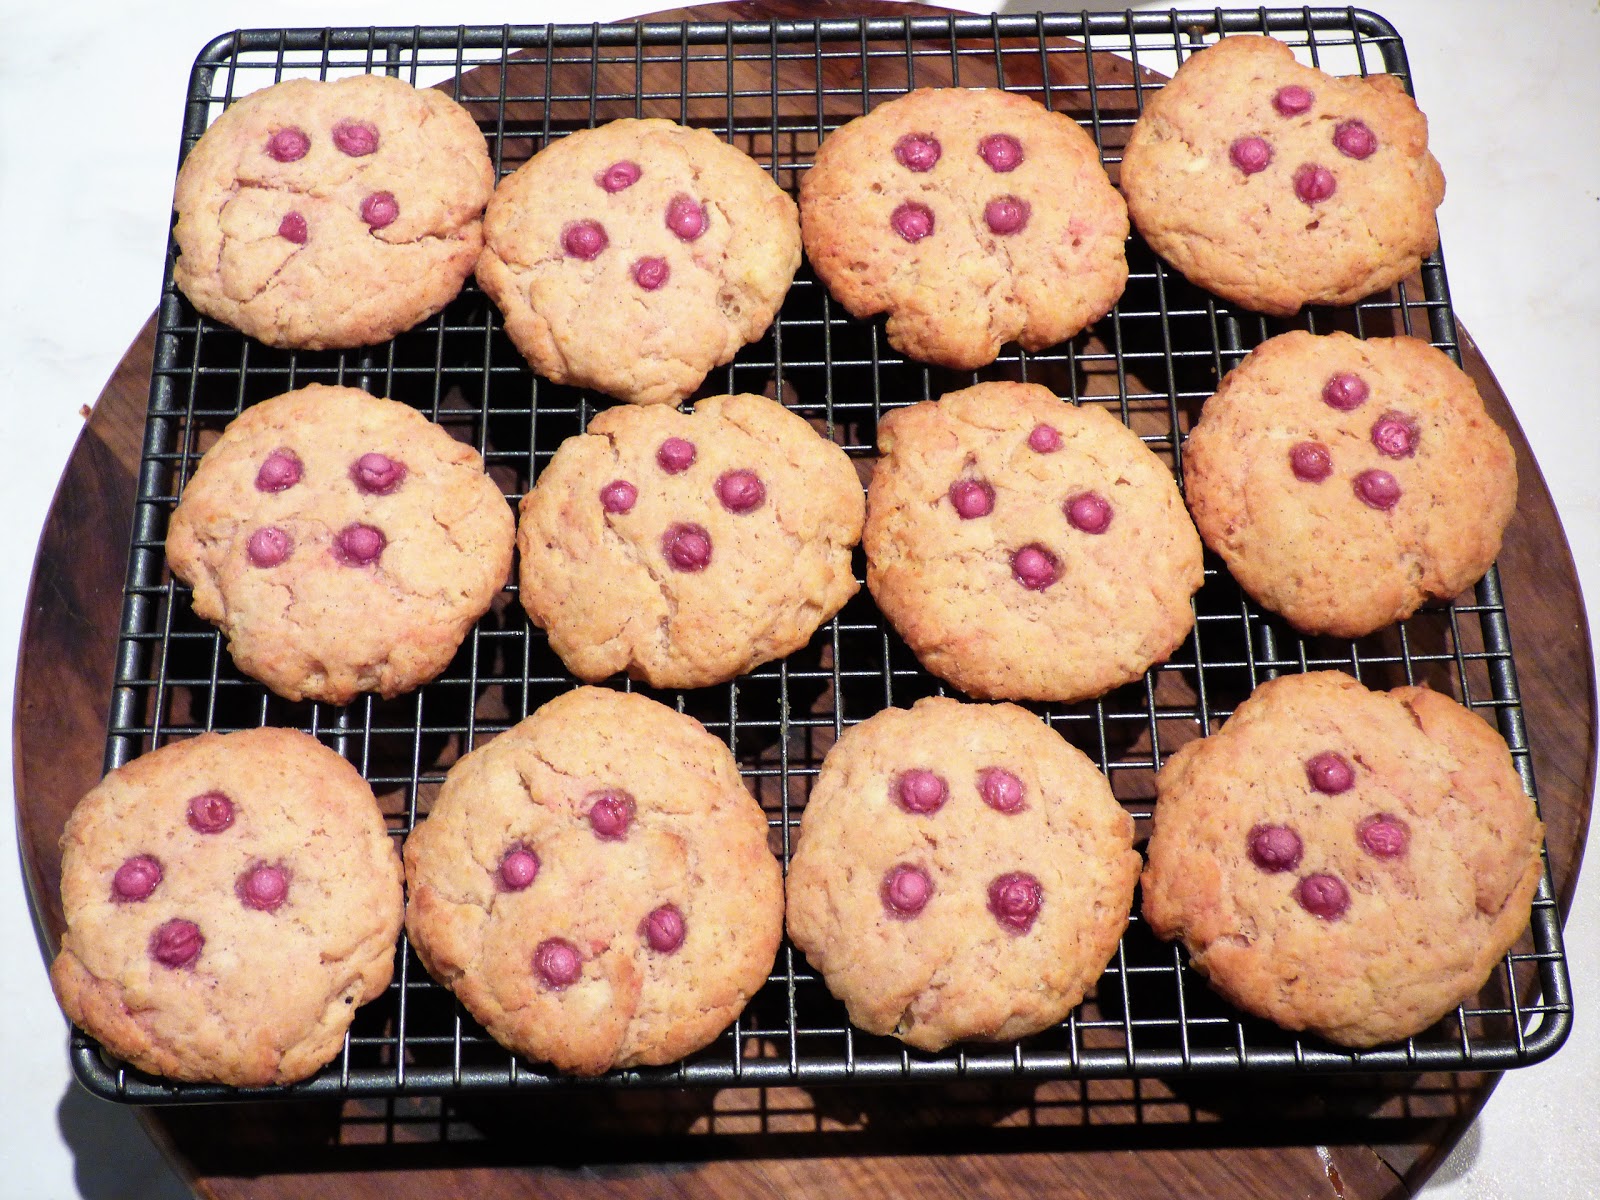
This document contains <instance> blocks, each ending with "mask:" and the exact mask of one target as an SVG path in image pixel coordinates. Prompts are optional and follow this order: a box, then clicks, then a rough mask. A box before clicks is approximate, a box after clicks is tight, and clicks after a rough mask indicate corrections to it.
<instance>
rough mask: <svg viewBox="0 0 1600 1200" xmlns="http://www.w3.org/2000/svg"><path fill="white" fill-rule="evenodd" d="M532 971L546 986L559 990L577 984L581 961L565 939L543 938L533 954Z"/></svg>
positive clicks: (581, 966) (574, 948)
mask: <svg viewBox="0 0 1600 1200" xmlns="http://www.w3.org/2000/svg"><path fill="white" fill-rule="evenodd" d="M533 969H534V972H535V973H536V974H537V975H538V976H539V978H540V979H542V980H544V982H545V984H546V986H548V987H552V988H555V989H557V990H560V989H561V988H564V987H570V986H571V985H572V984H574V983H577V982H578V976H579V975H581V974H583V960H582V959H581V958H579V957H578V948H577V947H576V946H574V945H573V944H572V943H571V942H569V941H567V939H566V938H545V940H544V941H542V942H540V943H539V946H538V948H537V949H536V950H534V952H533Z"/></svg>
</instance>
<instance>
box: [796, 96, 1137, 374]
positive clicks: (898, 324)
mask: <svg viewBox="0 0 1600 1200" xmlns="http://www.w3.org/2000/svg"><path fill="white" fill-rule="evenodd" d="M800 223H801V229H802V231H803V234H804V237H805V246H806V256H807V257H808V258H809V259H810V260H811V265H812V266H813V267H814V268H816V272H817V275H818V277H819V278H821V279H822V281H823V282H824V283H826V284H827V285H828V290H829V291H830V292H832V293H833V296H834V298H835V299H837V300H838V301H839V303H841V304H843V305H844V306H845V308H846V309H848V310H849V311H850V313H851V315H852V316H856V317H870V316H874V315H876V314H877V313H880V312H887V313H888V314H889V316H888V323H887V327H886V332H887V333H888V336H889V342H890V344H891V345H893V346H894V348H895V349H896V350H899V351H900V352H901V353H902V354H905V355H909V356H910V357H912V358H916V359H920V360H922V361H924V362H931V363H938V364H939V365H941V366H946V367H954V368H957V369H960V370H973V369H975V368H977V367H981V366H983V365H984V364H986V363H991V362H993V361H994V360H995V357H996V356H997V355H998V354H999V353H1000V347H1001V346H1002V345H1004V344H1005V343H1006V342H1011V341H1016V342H1020V343H1021V344H1022V346H1023V347H1024V348H1025V349H1028V350H1041V349H1043V348H1044V347H1046V346H1053V345H1055V344H1056V343H1057V342H1062V341H1065V340H1066V339H1067V338H1070V337H1073V336H1074V335H1076V334H1077V333H1079V332H1080V331H1082V330H1083V329H1084V328H1086V327H1087V326H1089V325H1091V324H1093V323H1094V322H1095V321H1098V320H1099V319H1100V318H1101V317H1103V316H1105V314H1106V313H1108V312H1110V311H1111V307H1112V305H1114V304H1115V303H1116V302H1117V299H1118V297H1120V296H1121V295H1122V289H1123V286H1124V285H1125V284H1126V283H1127V281H1128V260H1127V256H1126V253H1125V251H1124V243H1125V242H1126V241H1127V237H1128V213H1127V209H1126V207H1125V206H1124V204H1123V201H1122V197H1121V196H1119V195H1118V194H1117V191H1116V189H1115V188H1113V187H1112V186H1111V181H1110V179H1108V178H1107V176H1106V173H1105V168H1104V167H1102V166H1101V164H1100V151H1099V150H1098V149H1097V148H1096V146H1095V144H1094V140H1093V139H1092V138H1090V137H1089V135H1088V134H1086V133H1085V132H1084V131H1083V130H1082V129H1081V128H1079V127H1078V124H1077V122H1075V121H1074V120H1072V118H1071V117H1068V116H1065V115H1063V114H1061V113H1055V112H1051V111H1050V110H1049V109H1047V108H1045V107H1044V106H1043V105H1042V104H1039V103H1038V102H1037V101H1034V100H1030V99H1028V98H1027V97H1025V96H1017V95H1013V94H1011V93H1009V92H1002V91H997V90H994V89H985V88H921V89H918V90H917V91H914V92H911V93H910V94H909V95H906V96H902V97H899V98H898V99H895V100H891V101H889V102H888V103H886V104H880V105H878V106H877V107H876V108H874V109H873V110H872V111H871V112H870V113H867V114H866V115H865V116H862V117H857V118H856V119H855V120H853V121H851V122H849V123H848V124H847V125H844V126H843V127H842V128H840V129H837V130H835V131H834V132H833V133H832V134H830V135H829V136H828V138H827V139H826V140H825V141H824V142H823V143H822V146H821V148H820V149H819V150H818V151H817V158H816V164H815V165H814V166H813V167H812V168H811V170H809V171H807V172H806V174H805V177H804V178H803V179H802V180H801V182H800Z"/></svg>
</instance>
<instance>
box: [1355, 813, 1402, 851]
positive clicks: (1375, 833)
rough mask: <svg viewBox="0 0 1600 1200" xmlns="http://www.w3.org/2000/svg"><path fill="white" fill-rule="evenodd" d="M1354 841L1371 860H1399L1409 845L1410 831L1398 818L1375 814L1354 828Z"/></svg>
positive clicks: (1387, 814)
mask: <svg viewBox="0 0 1600 1200" xmlns="http://www.w3.org/2000/svg"><path fill="white" fill-rule="evenodd" d="M1356 840H1357V841H1358V842H1360V843H1361V848H1362V849H1363V850H1365V851H1366V852H1367V853H1368V854H1370V855H1372V857H1373V858H1399V857H1400V856H1401V855H1403V854H1405V852H1406V850H1407V848H1408V847H1409V846H1410V845H1411V829H1410V827H1409V826H1407V825H1406V823H1405V822H1404V821H1402V820H1401V819H1400V818H1399V817H1396V816H1394V815H1392V814H1390V813H1377V814H1375V815H1373V816H1370V817H1366V818H1364V819H1363V820H1362V822H1361V824H1359V825H1357V826H1356Z"/></svg>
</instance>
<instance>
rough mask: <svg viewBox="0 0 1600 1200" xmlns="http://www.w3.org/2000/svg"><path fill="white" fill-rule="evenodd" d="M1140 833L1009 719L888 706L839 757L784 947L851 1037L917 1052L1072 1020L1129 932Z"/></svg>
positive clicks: (1027, 723) (965, 708)
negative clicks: (811, 972)
mask: <svg viewBox="0 0 1600 1200" xmlns="http://www.w3.org/2000/svg"><path fill="white" fill-rule="evenodd" d="M1140 861H1141V860H1140V858H1139V855H1138V853H1137V852H1136V851H1135V850H1134V849H1133V819H1132V818H1131V817H1130V816H1129V815H1128V814H1127V813H1126V812H1125V811H1123V809H1122V808H1121V807H1120V806H1119V805H1118V804H1117V802H1116V801H1115V800H1114V799H1113V798H1112V795H1111V788H1110V786H1109V785H1108V784H1107V783H1106V780H1105V777H1104V776H1103V775H1101V774H1100V772H1099V771H1097V770H1096V769H1095V767H1094V764H1093V763H1091V762H1090V761H1089V760H1088V758H1086V757H1085V756H1084V755H1083V754H1082V753H1081V752H1079V751H1078V750H1076V749H1074V748H1073V747H1072V746H1070V745H1069V744H1068V743H1067V742H1065V741H1064V740H1063V739H1062V738H1061V736H1060V735H1059V734H1057V733H1056V732H1055V731H1054V730H1052V729H1051V728H1050V727H1049V726H1048V725H1046V724H1045V723H1044V722H1043V721H1041V720H1040V719H1039V718H1038V717H1035V716H1033V715H1032V714H1030V713H1028V712H1026V711H1024V710H1023V709H1020V708H1018V707H1017V706H1016V705H1013V704H963V703H961V702H959V701H956V700H950V699H945V698H942V697H930V698H927V699H923V700H919V701H917V703H916V704H915V705H914V706H913V707H912V708H911V709H909V710H907V709H899V708H886V709H884V710H882V711H881V712H879V713H877V714H876V715H875V716H873V717H871V718H869V719H868V720H866V721H863V722H862V723H861V724H860V725H856V726H854V727H853V728H851V729H849V730H846V731H845V733H844V735H843V736H842V737H841V738H840V739H839V741H838V742H837V743H836V744H835V745H834V747H833V749H832V750H830V751H829V752H828V756H827V758H826V759H824V761H823V764H822V770H821V772H820V773H819V774H818V776H817V781H816V785H815V787H814V788H813V789H812V791H811V796H810V799H808V800H807V802H806V807H805V811H804V813H803V814H802V816H801V820H800V842H799V847H798V849H797V850H796V851H795V854H794V857H793V859H792V860H791V861H790V864H789V879H788V925H789V936H790V937H791V938H793V939H794V943H795V945H796V946H798V947H799V948H800V949H801V950H802V951H803V952H804V953H805V955H806V958H807V959H808V960H809V961H810V963H811V965H812V966H813V967H815V968H816V969H817V970H818V971H820V972H821V973H822V975H823V977H824V979H825V980H826V982H827V985H828V989H829V990H830V991H831V992H832V993H833V994H834V995H835V996H837V997H838V998H839V999H840V1000H842V1001H843V1002H844V1004H845V1007H846V1008H847V1009H848V1010H849V1012H850V1020H851V1022H852V1023H853V1024H855V1025H858V1026H860V1027H861V1028H862V1029H865V1030H868V1031H869V1032H871V1033H879V1034H892V1035H894V1036H895V1037H897V1038H899V1039H900V1040H901V1041H903V1042H906V1043H907V1044H908V1045H911V1046H915V1047H917V1048H918V1049H920V1050H940V1049H943V1048H944V1047H945V1046H947V1045H949V1044H950V1043H951V1042H955V1041H961V1040H964V1039H968V1038H974V1039H981V1040H1005V1039H1009V1038H1018V1037H1024V1036H1026V1035H1027V1034H1030V1033H1036V1032H1038V1031H1039V1030H1041V1029H1044V1028H1045V1027H1046V1026H1049V1025H1053V1024H1055V1023H1056V1022H1057V1021H1060V1020H1061V1019H1062V1018H1064V1017H1065V1016H1066V1015H1067V1013H1068V1012H1070V1011H1071V1010H1072V1009H1073V1007H1074V1006H1076V1005H1077V1003H1078V1002H1079V1001H1080V1000H1082V999H1083V996H1084V993H1085V992H1086V991H1087V990H1088V989H1089V987H1090V986H1091V985H1092V984H1093V983H1094V981H1095V980H1097V979H1098V978H1099V977H1100V974H1101V972H1102V971H1103V970H1104V969H1105V965H1106V963H1107V961H1108V960H1109V959H1110V958H1111V955H1112V954H1113V953H1114V952H1115V950H1116V947H1117V941H1118V939H1119V938H1120V937H1121V936H1122V931H1123V929H1124V928H1126V926H1127V924H1128V912H1129V910H1130V908H1131V907H1132V905H1133V887H1134V883H1135V882H1136V881H1137V879H1138V877H1139V866H1140Z"/></svg>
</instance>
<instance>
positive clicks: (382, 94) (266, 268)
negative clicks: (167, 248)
mask: <svg viewBox="0 0 1600 1200" xmlns="http://www.w3.org/2000/svg"><path fill="white" fill-rule="evenodd" d="M493 188H494V167H493V164H492V163H491V162H490V161H489V152H488V147H487V145H486V143H485V142H484V139H483V134H482V133H480V132H479V131H478V126H477V125H476V124H475V123H474V121H473V119H472V117H471V116H470V115H469V114H468V112H467V110H466V109H464V108H462V107H461V106H460V105H459V104H457V103H456V102H455V101H454V100H451V99H450V98H449V97H448V96H446V95H444V94H443V93H441V92H438V91H434V90H431V89H418V88H414V87H411V86H410V85H409V84H407V83H404V82H402V81H401V80H399V79H393V78H390V77H389V76H386V75H358V76H354V77H352V78H349V79H341V80H338V81H336V82H324V81H318V80H311V79H291V80H287V81H285V82H283V83H279V84H276V85H274V86H272V87H269V88H265V89H263V90H262V91H259V92H254V93H252V94H251V95H249V96H246V97H244V99H242V100H240V101H238V102H237V103H236V104H234V105H232V106H231V107H229V108H228V109H227V111H225V112H224V113H223V114H222V115H221V116H220V117H218V118H217V120H216V122H215V124H213V125H212V126H211V127H210V128H209V129H207V130H206V132H205V134H204V135H203V136H202V137H201V139H200V141H199V142H198V143H197V144H196V145H195V147H194V149H193V150H191V151H190V152H189V155H188V157H187V158H185V159H184V161H183V167H182V169H180V170H179V172H178V183H177V190H176V193H175V195H174V198H173V207H174V208H175V209H176V210H177V213H178V222H177V225H176V227H175V228H174V230H173V238H174V240H175V241H176V242H177V245H178V251H179V255H178V259H177V262H176V264H175V265H174V267H173V278H174V280H175V282H176V283H177V285H178V288H179V289H180V290H181V291H182V292H183V294H184V295H185V296H187V297H188V298H189V302H190V303H191V304H193V305H194V306H195V308H197V309H199V310H200V311H201V312H202V313H204V314H205V315H206V316H208V317H214V318H215V319H217V320H219V321H223V322H226V323H227V324H229V325H232V326H233V327H234V328H236V329H240V330H243V331H244V332H245V333H247V334H249V335H250V336H251V337H254V338H257V339H259V340H260V341H263V342H266V343H267V344H268V345H271V346H281V347H286V348H291V349H309V350H327V349H345V348H348V347H352V346H370V345H374V344H376V343H378V342H383V341H387V340H388V339H389V338H392V337H394V336H395V334H397V333H399V332H401V331H402V330H405V329H410V328H411V327H412V326H413V325H415V324H417V323H418V322H419V321H423V320H425V319H426V318H428V317H430V316H432V315H433V314H434V313H436V312H438V311H439V310H440V309H442V308H443V307H444V306H445V305H446V304H448V303H449V302H450V301H451V300H452V299H453V298H454V297H455V295H456V293H458V292H459V291H460V290H461V286H462V284H464V283H465V282H466V279H467V276H469V275H471V274H472V268H473V265H474V264H475V263H476V261H477V258H478V252H479V250H480V249H481V248H482V245H483V232H482V217H483V208H484V205H485V204H487V203H488V201H489V195H490V193H491V192H492V190H493Z"/></svg>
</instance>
